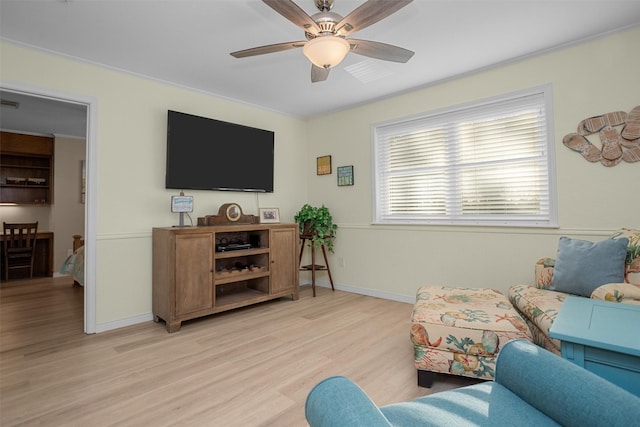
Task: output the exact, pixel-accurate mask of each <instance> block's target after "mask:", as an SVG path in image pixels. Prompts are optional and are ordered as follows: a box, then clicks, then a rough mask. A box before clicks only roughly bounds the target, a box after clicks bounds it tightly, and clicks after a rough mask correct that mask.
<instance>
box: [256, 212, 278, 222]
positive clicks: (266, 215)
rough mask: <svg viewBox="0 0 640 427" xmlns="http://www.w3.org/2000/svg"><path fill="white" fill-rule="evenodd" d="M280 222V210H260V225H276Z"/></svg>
mask: <svg viewBox="0 0 640 427" xmlns="http://www.w3.org/2000/svg"><path fill="white" fill-rule="evenodd" d="M279 222H280V209H278V208H260V223H261V224H277V223H279Z"/></svg>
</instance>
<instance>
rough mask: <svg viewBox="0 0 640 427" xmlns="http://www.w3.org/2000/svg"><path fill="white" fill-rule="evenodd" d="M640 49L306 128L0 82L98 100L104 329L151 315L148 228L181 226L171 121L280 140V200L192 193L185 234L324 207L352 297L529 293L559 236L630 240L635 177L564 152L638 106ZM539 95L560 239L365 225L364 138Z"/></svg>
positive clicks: (233, 112) (24, 71) (73, 70)
mask: <svg viewBox="0 0 640 427" xmlns="http://www.w3.org/2000/svg"><path fill="white" fill-rule="evenodd" d="M639 41H640V29H635V30H632V31H628V32H625V33H620V34H615V35H612V36H610V37H607V38H604V39H598V40H594V41H591V42H589V43H586V44H583V45H579V46H574V47H570V48H567V49H564V50H561V51H556V52H552V53H548V54H546V55H543V56H538V57H535V58H532V59H527V60H525V61H521V62H518V63H513V64H510V65H506V66H503V67H500V68H497V69H493V70H488V71H484V72H481V73H476V74H473V75H470V76H466V77H462V78H459V79H455V80H452V81H449V82H445V83H442V84H438V85H434V86H431V87H427V88H424V89H422V90H417V91H414V92H411V93H408V94H405V95H402V96H399V97H396V98H391V99H387V100H384V101H381V102H377V103H372V104H369V105H365V106H362V107H359V108H355V109H351V110H347V111H342V112H339V113H336V114H331V115H326V116H322V117H317V118H315V119H313V120H310V121H308V122H305V121H302V120H297V119H294V118H290V117H286V116H283V115H279V114H276V113H272V112H269V111H265V110H260V109H257V108H253V107H251V106H248V105H244V104H241V103H235V102H231V101H228V100H225V99H221V98H216V97H213V96H209V95H206V94H203V93H199V92H195V91H190V90H187V89H183V88H179V87H174V86H170V85H166V84H162V83H159V82H155V81H149V80H144V79H141V78H138V77H135V76H132V75H128V74H125V73H120V72H117V71H113V70H108V69H104V68H100V67H96V66H94V65H90V64H85V63H81V62H76V61H73V60H70V59H67V58H62V57H59V56H54V55H50V54H47V53H42V52H39V51H35V50H31V49H26V48H23V47H19V46H15V45H12V44H8V43H6V42H2V44H1V45H0V47H1V49H2V57H3V60H2V63H1V64H0V67H1V68H0V78H1V79H2V80H3V81H4V80H6V81H9V82H15V83H19V84H24V85H30V86H34V87H43V88H47V89H49V90H55V91H60V92H63V93H67V94H78V95H80V96H83V97H93V98H95V99H97V100H98V105H97V107H98V116H97V117H98V123H97V126H98V153H97V157H98V183H97V187H98V224H97V230H98V242H97V244H98V246H97V253H98V265H97V283H96V286H97V319H96V320H97V323H98V327H99V328H100V325H109V324H117V323H118V322H123V321H124V322H125V323H126V319H132V318H139V316H146V315H148V314H149V313H150V312H151V227H154V226H168V225H172V224H177V222H178V218H177V215H175V214H172V213H171V212H169V199H170V195H171V194H173V193H172V191H170V190H166V189H164V165H165V163H164V162H165V141H166V136H165V135H166V134H165V133H166V111H167V109H174V110H178V111H184V112H187V113H191V114H197V115H202V116H207V117H214V118H218V119H221V120H226V121H232V122H238V123H242V124H245V125H249V126H255V127H263V128H266V129H270V130H274V131H275V132H276V179H275V186H276V191H275V192H274V193H273V194H268V195H260V196H259V197H256V196H255V195H253V194H238V193H218V192H202V191H192V192H189V194H193V195H194V196H195V212H194V213H193V218H194V221H195V218H196V217H198V216H203V215H205V214H211V213H215V212H216V211H217V208H218V207H219V206H220V205H221V204H223V203H226V202H231V201H235V202H238V203H240V205H241V206H242V207H243V208H244V210H245V212H246V213H257V207H258V205H260V206H261V207H279V208H280V212H281V218H282V220H283V221H292V219H293V215H294V213H295V212H296V211H297V209H298V208H299V207H300V206H301V204H302V203H305V202H307V201H308V202H310V203H314V204H322V203H324V204H326V205H327V206H329V207H330V208H331V210H332V212H333V214H334V218H335V220H336V221H337V222H338V223H339V225H340V229H339V234H338V239H337V241H336V254H335V255H333V256H332V259H331V265H332V270H333V273H334V280H335V281H336V283H337V284H339V285H341V286H343V287H345V288H346V289H355V290H357V291H358V292H364V293H373V294H377V295H383V296H384V295H386V296H390V297H394V298H398V299H406V300H408V301H409V300H411V298H412V297H413V295H414V293H415V290H416V288H417V287H418V286H420V285H422V284H426V283H432V284H450V285H462V286H472V287H473V286H492V287H496V288H499V289H502V290H506V288H507V287H508V285H509V284H510V283H517V282H528V281H531V277H532V274H533V264H534V262H535V261H536V260H537V259H538V258H539V257H542V256H548V255H554V253H555V250H556V246H557V239H558V237H559V236H560V235H562V234H566V235H572V236H576V237H582V238H587V239H593V240H595V239H600V238H603V236H606V235H607V234H608V233H610V232H611V231H612V230H614V229H615V228H617V227H620V226H627V227H640V224H639V221H640V219H639V216H638V212H640V198H638V197H637V196H635V197H634V194H633V191H634V185H635V184H636V183H637V182H638V178H639V177H640V163H636V164H620V165H618V166H616V167H614V168H605V167H603V166H601V165H599V164H590V163H587V162H586V161H585V160H583V159H582V157H581V156H580V155H579V154H577V153H575V152H572V151H570V150H568V149H567V148H565V147H564V146H563V145H562V142H561V140H562V136H563V135H565V134H566V133H569V132H572V131H574V129H575V128H576V125H577V124H578V122H579V121H580V120H581V119H583V118H585V117H588V116H592V115H596V114H601V113H605V112H608V111H614V110H627V111H628V110H630V109H631V108H632V107H633V106H635V105H639V104H640V86H639V85H638V80H637V72H638V71H637V70H638V69H640V58H639V57H638V55H635V54H634V52H636V51H637V45H638V42H639ZM45 69H46V70H47V72H46V73H45V72H42V70H45ZM549 83H550V84H552V86H553V96H554V119H555V149H556V161H557V177H558V197H559V223H560V228H559V229H514V228H478V227H437V226H430V227H416V226H404V227H401V226H372V225H371V211H372V207H371V169H370V163H371V162H370V161H371V153H370V144H371V141H370V133H371V126H372V124H374V123H377V122H381V121H386V120H390V119H394V118H399V117H404V116H408V115H414V114H418V113H420V112H425V111H430V110H433V109H438V108H442V107H445V106H449V105H456V104H459V103H465V102H469V101H473V100H477V99H482V98H487V97H491V96H495V95H498V94H504V93H508V92H512V91H516V90H520V89H525V88H529V87H532V86H537V85H542V84H549ZM328 84H330V82H328ZM370 84H371V85H375V82H373V83H370ZM326 154H330V155H332V156H333V170H334V172H333V174H332V175H329V176H316V174H315V159H316V157H317V156H321V155H326ZM342 165H354V167H355V183H356V185H355V186H353V187H337V185H336V175H335V168H336V167H337V166H342ZM636 191H637V190H636ZM338 258H342V259H343V260H344V267H339V266H338V265H339V263H338V262H337V261H338ZM301 279H302V280H307V279H308V278H306V277H305V276H304V275H303V276H302V277H301ZM321 279H322V276H321Z"/></svg>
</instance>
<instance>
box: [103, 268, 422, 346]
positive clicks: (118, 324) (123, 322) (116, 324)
mask: <svg viewBox="0 0 640 427" xmlns="http://www.w3.org/2000/svg"><path fill="white" fill-rule="evenodd" d="M310 284H311V282H310V281H301V282H300V285H310ZM316 286H321V287H323V288H331V283H329V282H324V281H318V280H316ZM334 287H335V288H336V289H337V290H339V291H344V292H351V293H352V294H358V295H367V296H370V297H376V298H382V299H387V300H391V301H397V302H404V303H407V304H414V303H415V302H416V299H415V297H408V296H406V295H398V294H393V293H390V292H381V291H375V290H372V289H364V288H357V287H354V286H344V285H338V284H334ZM152 320H153V314H151V313H147V314H141V315H139V316H134V317H127V318H126V319H120V320H114V321H113V322H106V323H98V324H96V333H100V332H106V331H110V330H112V329H118V328H124V327H125V326H132V325H136V324H138V323H143V322H148V321H152Z"/></svg>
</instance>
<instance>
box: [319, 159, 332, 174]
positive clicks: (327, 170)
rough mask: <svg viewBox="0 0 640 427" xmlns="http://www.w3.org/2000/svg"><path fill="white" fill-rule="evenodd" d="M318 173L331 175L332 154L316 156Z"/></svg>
mask: <svg viewBox="0 0 640 427" xmlns="http://www.w3.org/2000/svg"><path fill="white" fill-rule="evenodd" d="M316 166H317V174H318V175H331V156H322V157H318V158H316Z"/></svg>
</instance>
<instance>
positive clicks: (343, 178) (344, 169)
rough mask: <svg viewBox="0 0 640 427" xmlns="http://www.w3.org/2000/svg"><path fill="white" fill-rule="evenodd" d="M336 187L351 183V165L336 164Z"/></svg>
mask: <svg viewBox="0 0 640 427" xmlns="http://www.w3.org/2000/svg"><path fill="white" fill-rule="evenodd" d="M337 175H338V187H345V186H349V185H353V165H349V166H338V174H337Z"/></svg>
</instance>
